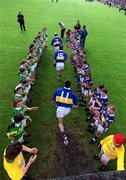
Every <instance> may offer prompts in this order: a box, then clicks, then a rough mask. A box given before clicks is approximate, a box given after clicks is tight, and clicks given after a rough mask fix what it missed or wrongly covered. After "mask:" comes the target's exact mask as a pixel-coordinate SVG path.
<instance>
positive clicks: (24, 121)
mask: <svg viewBox="0 0 126 180" xmlns="http://www.w3.org/2000/svg"><path fill="white" fill-rule="evenodd" d="M22 124H23V127H26V125H27V120H26V119H25V118H24V119H23V120H22Z"/></svg>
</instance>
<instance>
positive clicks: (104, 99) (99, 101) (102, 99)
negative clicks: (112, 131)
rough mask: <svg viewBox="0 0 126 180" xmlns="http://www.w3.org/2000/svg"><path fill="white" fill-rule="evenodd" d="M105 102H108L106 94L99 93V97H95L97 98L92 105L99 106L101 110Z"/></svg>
mask: <svg viewBox="0 0 126 180" xmlns="http://www.w3.org/2000/svg"><path fill="white" fill-rule="evenodd" d="M107 104H108V97H107V96H104V97H102V96H101V95H100V96H99V97H97V100H96V102H95V104H94V106H95V107H97V108H99V109H100V110H102V107H103V106H104V105H107Z"/></svg>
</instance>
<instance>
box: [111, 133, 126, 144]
mask: <svg viewBox="0 0 126 180" xmlns="http://www.w3.org/2000/svg"><path fill="white" fill-rule="evenodd" d="M113 139H114V140H115V143H117V144H119V145H122V144H123V143H124V142H125V137H124V136H123V135H122V134H115V135H114V137H113Z"/></svg>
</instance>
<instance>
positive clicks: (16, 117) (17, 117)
mask: <svg viewBox="0 0 126 180" xmlns="http://www.w3.org/2000/svg"><path fill="white" fill-rule="evenodd" d="M23 119H24V116H23V114H22V113H17V114H16V115H14V122H15V123H18V122H21V121H22V120H23Z"/></svg>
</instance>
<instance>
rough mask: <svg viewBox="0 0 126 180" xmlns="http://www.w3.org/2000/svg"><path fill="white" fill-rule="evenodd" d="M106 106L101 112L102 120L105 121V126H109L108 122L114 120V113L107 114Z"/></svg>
mask: <svg viewBox="0 0 126 180" xmlns="http://www.w3.org/2000/svg"><path fill="white" fill-rule="evenodd" d="M108 109H109V108H108V107H107V108H105V109H104V110H103V112H102V117H101V118H102V121H103V122H105V123H106V124H105V126H106V128H108V127H109V126H110V124H111V123H112V122H113V121H114V120H115V114H109V112H108Z"/></svg>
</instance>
